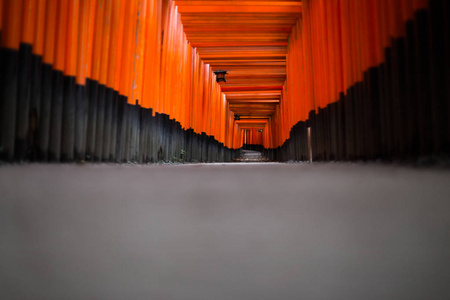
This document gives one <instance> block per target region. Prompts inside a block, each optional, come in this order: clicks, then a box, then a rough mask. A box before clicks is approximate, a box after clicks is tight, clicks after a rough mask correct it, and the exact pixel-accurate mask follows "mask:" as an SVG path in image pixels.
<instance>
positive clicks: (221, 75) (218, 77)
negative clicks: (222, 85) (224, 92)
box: [214, 71, 228, 83]
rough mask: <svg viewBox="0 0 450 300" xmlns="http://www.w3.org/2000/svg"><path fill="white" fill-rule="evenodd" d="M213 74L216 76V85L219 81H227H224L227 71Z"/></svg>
mask: <svg viewBox="0 0 450 300" xmlns="http://www.w3.org/2000/svg"><path fill="white" fill-rule="evenodd" d="M214 74H216V81H217V83H219V82H221V81H223V82H227V80H226V79H225V75H226V74H228V73H227V71H214Z"/></svg>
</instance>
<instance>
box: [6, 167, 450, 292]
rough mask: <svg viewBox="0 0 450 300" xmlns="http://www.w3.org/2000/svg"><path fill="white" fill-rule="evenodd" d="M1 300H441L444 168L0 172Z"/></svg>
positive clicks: (449, 259)
mask: <svg viewBox="0 0 450 300" xmlns="http://www.w3.org/2000/svg"><path fill="white" fill-rule="evenodd" d="M0 299H2V300H3V299H5V300H6V299H21V300H22V299H33V300H39V299H105V300H106V299H107V300H114V299H152V300H160V299H161V300H162V299H164V300H166V299H167V300H178V299H179V300H278V299H280V300H284V299H286V300H291V299H302V300H303V299H305V300H316V299H317V300H319V299H320V300H322V299H324V300H325V299H330V300H331V299H333V300H335V299H338V300H340V299H342V300H344V299H345V300H349V299H355V300H356V299H364V300H371V299H377V300H379V299H383V300H389V299H392V300H399V299H409V300H414V299H417V300H425V299H427V300H431V299H442V300H448V299H450V171H448V170H437V169H414V168H411V167H398V166H383V165H370V164H369V165H364V164H332V163H330V164H276V163H271V164H257V163H244V164H238V163H235V164H199V165H153V166H129V165H88V164H86V165H43V164H36V165H33V164H32V165H6V166H1V167H0Z"/></svg>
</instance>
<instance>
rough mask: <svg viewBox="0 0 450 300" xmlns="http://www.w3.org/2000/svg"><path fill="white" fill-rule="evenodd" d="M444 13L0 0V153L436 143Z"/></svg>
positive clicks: (144, 154)
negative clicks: (220, 76) (221, 78)
mask: <svg viewBox="0 0 450 300" xmlns="http://www.w3.org/2000/svg"><path fill="white" fill-rule="evenodd" d="M449 11H450V4H449V1H444V0H303V1H289V0H284V1H274V0H257V1H255V0H245V1H230V0H224V1H218V0H216V1H212V0H211V1H187V0H178V1H172V0H1V1H0V18H1V22H0V26H1V28H0V29H1V59H0V69H1V80H0V98H1V99H0V100H1V115H0V117H1V120H0V121H1V128H0V153H1V159H2V160H4V161H14V160H31V161H32V160H38V161H74V160H84V159H88V160H93V161H138V162H156V161H161V160H164V161H170V160H180V159H183V160H188V161H203V162H205V161H207V162H208V161H230V160H232V159H233V158H235V157H236V156H238V155H239V149H241V148H242V147H250V148H252V147H253V148H258V149H261V150H262V151H263V152H264V154H265V155H267V156H269V158H270V159H272V160H278V161H286V160H306V159H309V156H310V155H312V157H313V159H314V160H371V159H378V158H381V159H384V158H385V159H395V158H408V157H413V158H414V157H419V156H430V155H431V156H433V155H443V154H444V155H445V154H448V153H450V151H449V149H450V147H449V145H450V137H449V136H450V121H449V118H448V116H449V115H450V101H449V98H450V96H449V95H450V92H449V91H450V74H449V73H450V64H449V60H450V57H449V53H450V43H449V42H450V25H449V18H448V17H449ZM219 70H221V71H226V72H227V75H226V82H220V83H217V82H216V74H215V73H214V72H215V71H219Z"/></svg>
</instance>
